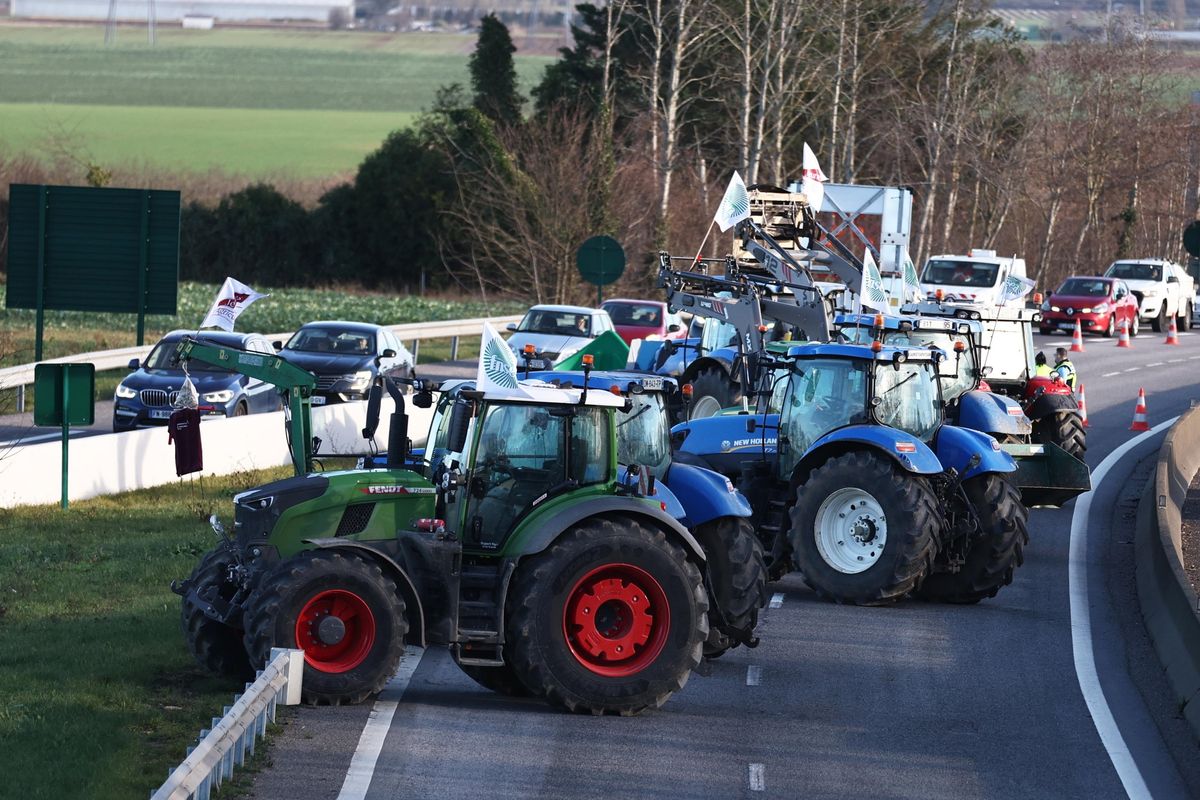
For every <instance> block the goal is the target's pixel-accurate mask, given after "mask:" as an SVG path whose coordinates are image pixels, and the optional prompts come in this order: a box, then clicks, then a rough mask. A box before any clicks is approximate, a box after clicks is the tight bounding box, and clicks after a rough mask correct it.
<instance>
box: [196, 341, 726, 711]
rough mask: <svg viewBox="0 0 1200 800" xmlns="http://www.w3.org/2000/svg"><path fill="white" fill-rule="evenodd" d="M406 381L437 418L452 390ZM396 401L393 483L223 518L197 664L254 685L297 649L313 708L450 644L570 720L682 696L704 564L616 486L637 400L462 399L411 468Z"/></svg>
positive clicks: (290, 494) (209, 570) (686, 537)
mask: <svg viewBox="0 0 1200 800" xmlns="http://www.w3.org/2000/svg"><path fill="white" fill-rule="evenodd" d="M189 355H190V357H192V358H199V359H202V360H209V359H216V358H221V360H222V361H225V362H226V363H229V361H228V359H229V357H230V355H236V354H230V353H228V352H226V353H224V354H219V353H215V352H212V351H210V350H207V349H205V348H203V346H195V347H194V348H192V349H191V350H190V352H189ZM260 357H261V358H263V359H264V360H268V359H270V358H271V357H270V356H260ZM273 366H275V365H274V364H273V363H272V364H268V365H267V366H266V370H267V371H269V370H270V368H272V367H273ZM585 369H586V368H585ZM404 382H405V383H408V384H409V385H411V386H413V388H414V389H415V390H416V391H415V394H414V396H413V398H412V401H413V402H414V403H415V404H417V405H420V406H424V407H428V406H430V405H432V403H433V395H432V391H431V390H433V389H435V388H439V387H437V386H436V385H433V384H430V383H427V382H423V381H420V380H415V379H409V380H407V381H404ZM388 384H389V385H388V388H389V391H390V392H391V394H392V396H393V399H394V400H395V401H396V405H397V411H396V415H395V416H394V417H393V423H392V436H391V440H390V444H389V452H388V466H387V467H385V468H382V469H367V470H342V471H336V472H325V473H313V472H311V471H308V470H307V469H305V470H303V471H301V470H298V474H297V476H296V477H294V478H289V479H287V480H283V481H277V482H274V483H270V484H267V485H265V486H261V487H259V488H257V489H254V490H251V491H248V492H244V493H242V494H240V495H238V496H237V497H236V498H235V500H234V518H235V522H236V525H235V529H234V532H233V534H232V535H230V534H227V533H225V532H224V530H223V528H222V527H221V526H220V524H219V523H217V522H216V521H215V519H214V529H215V530H216V531H217V533H218V538H219V543H218V545H217V547H216V548H215V549H214V550H213V551H211V552H210V553H208V554H206V555H205V556H204V558H203V559H202V560H201V562H200V564H199V565H198V566H197V567H196V569H195V570H194V571H193V573H192V575H191V577H190V578H189V579H187V580H185V581H182V582H180V583H179V584H176V585H174V586H173V588H174V589H175V590H176V591H177V592H178V593H179V594H180V595H181V596H182V597H183V608H182V617H183V626H184V631H185V635H186V637H187V641H188V646H189V648H190V649H191V651H192V653H193V654H194V655H195V657H196V658H197V660H198V661H200V663H202V664H203V665H205V666H207V667H209V668H210V669H214V670H218V671H222V672H227V673H235V674H239V675H241V674H246V673H247V672H248V671H249V670H250V666H251V665H252V664H260V663H262V662H263V660H264V659H265V657H266V655H267V654H268V653H269V651H270V648H271V647H274V646H285V647H298V648H301V649H303V650H304V651H305V676H304V693H305V696H306V698H307V699H308V700H309V701H311V702H328V703H341V702H358V701H361V700H363V699H364V698H366V697H368V696H369V695H371V694H372V693H374V692H377V691H379V690H380V689H381V688H382V687H383V686H384V684H385V683H386V682H387V680H388V679H389V678H390V677H391V676H392V675H393V674H394V672H395V669H396V666H397V664H398V662H399V659H400V656H401V654H402V653H403V650H404V646H405V643H406V642H408V643H414V644H419V645H425V644H446V645H448V646H449V647H450V649H451V652H452V653H453V655H454V658H455V660H456V661H457V662H458V663H459V664H460V665H461V667H462V668H463V670H464V671H465V672H466V673H467V674H469V675H471V677H473V678H474V679H475V680H477V681H479V682H480V683H482V684H484V685H485V686H489V687H490V688H493V689H495V690H497V691H501V692H506V693H510V694H529V695H537V696H541V697H544V698H545V699H546V700H548V701H549V702H551V703H553V704H555V705H558V706H561V707H564V708H567V709H570V710H573V711H586V712H591V713H596V714H600V713H616V714H635V713H638V712H640V711H642V710H644V709H647V708H655V707H658V706H661V705H662V704H663V703H664V702H666V700H667V699H668V698H669V697H670V696H671V694H672V693H674V692H675V691H677V690H678V689H680V688H682V686H683V685H684V683H685V682H686V681H687V679H688V677H689V675H690V674H691V672H692V670H693V669H694V668H695V667H696V666H697V665H698V664H699V663H700V660H701V657H702V653H703V648H704V645H705V643H706V642H707V641H708V639H709V615H708V606H709V603H708V593H707V592H706V589H705V580H706V577H705V576H706V573H707V566H706V563H705V555H704V549H703V547H702V546H701V544H700V543H699V542H698V541H697V539H696V537H695V536H694V535H693V534H692V532H691V531H689V530H688V529H687V528H686V527H685V526H684V525H683V524H682V523H680V522H679V521H678V520H676V519H675V518H674V517H673V516H671V515H670V514H668V513H667V512H666V511H665V510H664V502H663V501H661V500H659V499H658V498H656V497H654V496H653V495H652V494H649V493H648V483H649V482H648V480H646V478H645V475H646V473H647V471H646V470H639V471H638V472H637V473H634V474H632V475H629V473H628V471H626V473H625V474H624V475H623V474H622V471H621V470H619V469H618V464H617V452H616V440H617V434H616V422H617V416H618V414H621V413H624V412H625V410H626V409H627V408H628V407H629V405H630V404H631V403H630V398H629V397H627V396H624V395H618V394H614V393H611V392H608V391H598V390H596V389H593V388H591V387H590V386H587V385H586V383H585V385H584V386H583V387H581V388H580V389H561V388H545V387H539V388H538V389H537V390H536V391H533V392H530V393H533V394H537V395H538V399H536V400H518V399H514V398H512V397H501V396H494V395H491V394H486V393H482V392H478V391H475V390H474V389H472V388H469V385H468V384H459V385H458V386H457V387H454V388H453V389H451V390H449V391H447V392H444V393H443V395H442V397H441V400H440V402H439V404H438V411H437V413H435V415H434V419H433V422H432V425H431V428H430V433H429V438H428V446H427V448H426V449H425V451H424V452H423V453H420V454H417V453H414V452H412V451H411V449H410V447H409V442H408V440H407V436H406V423H407V417H406V412H405V406H404V398H403V396H402V395H401V393H400V392H399V390H398V389H397V388H396V387H395V385H394V382H391V381H388ZM380 391H381V385H380V384H379V383H377V384H376V386H375V388H374V391H373V398H374V399H373V403H374V404H375V405H374V409H375V413H377V411H378V399H377V398H378V395H379V393H380ZM298 410H299V411H300V412H301V416H302V417H304V418H305V420H306V418H307V414H306V413H304V409H303V408H299V409H298ZM292 422H293V425H297V424H298V423H297V421H296V419H295V416H293V420H292ZM300 424H302V423H300ZM368 427H369V428H370V424H369V426H368ZM364 433H365V434H370V435H373V430H370V429H369V430H368V431H365V432H364ZM300 438H301V437H293V449H294V450H297V451H298V452H301V453H302V451H303V450H304V447H305V446H306V444H307V443H306V442H304V441H298V440H299V439H300ZM300 463H301V465H302V466H305V467H307V466H308V465H305V464H303V462H302V461H301V462H300Z"/></svg>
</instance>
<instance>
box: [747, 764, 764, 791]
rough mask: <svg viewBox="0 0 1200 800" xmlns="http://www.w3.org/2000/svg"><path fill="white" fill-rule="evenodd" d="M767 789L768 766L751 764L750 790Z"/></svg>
mask: <svg viewBox="0 0 1200 800" xmlns="http://www.w3.org/2000/svg"><path fill="white" fill-rule="evenodd" d="M766 790H767V768H766V767H765V766H764V765H762V764H751V765H750V791H752V792H765V791H766Z"/></svg>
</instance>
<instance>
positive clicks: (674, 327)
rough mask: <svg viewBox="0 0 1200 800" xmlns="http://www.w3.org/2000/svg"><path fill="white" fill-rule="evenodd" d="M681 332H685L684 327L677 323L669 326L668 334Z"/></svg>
mask: <svg viewBox="0 0 1200 800" xmlns="http://www.w3.org/2000/svg"><path fill="white" fill-rule="evenodd" d="M681 330H683V326H682V325H680V324H679V323H677V322H672V323H671V324H670V325H668V326H667V333H677V332H679V331H681Z"/></svg>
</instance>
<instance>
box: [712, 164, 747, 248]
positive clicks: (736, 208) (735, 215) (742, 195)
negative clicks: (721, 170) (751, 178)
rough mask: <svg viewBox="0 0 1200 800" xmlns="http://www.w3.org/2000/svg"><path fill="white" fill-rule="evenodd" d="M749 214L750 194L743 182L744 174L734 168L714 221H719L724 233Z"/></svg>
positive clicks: (719, 226) (718, 223) (718, 225)
mask: <svg viewBox="0 0 1200 800" xmlns="http://www.w3.org/2000/svg"><path fill="white" fill-rule="evenodd" d="M749 216H750V194H749V193H748V192H747V191H746V184H745V183H743V182H742V176H741V175H739V174H738V173H737V171H736V170H734V173H733V177H731V178H730V179H729V185H728V186H727V187H725V196H724V197H722V198H721V205H719V206H717V213H716V214H715V215H714V216H713V222H715V223H717V227H718V228H720V229H721V233H724V232H725V231H727V230H729V229H730V228H732V227H733V226H734V225H737V224H738V223H739V222H741V221H742V220H744V219H747V218H749Z"/></svg>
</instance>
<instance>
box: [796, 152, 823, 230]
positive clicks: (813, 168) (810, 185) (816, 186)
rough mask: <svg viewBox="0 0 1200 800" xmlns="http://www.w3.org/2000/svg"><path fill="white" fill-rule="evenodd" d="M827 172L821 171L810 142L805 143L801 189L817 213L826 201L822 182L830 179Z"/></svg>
mask: <svg viewBox="0 0 1200 800" xmlns="http://www.w3.org/2000/svg"><path fill="white" fill-rule="evenodd" d="M828 180H829V178H827V177H825V173H824V172H822V171H821V165H820V163H818V162H817V154H816V153H814V152H813V151H812V148H811V147H809V146H808V143H807V142H805V143H804V161H803V163H802V164H801V181H800V185H801V187H802V189H801V191H803V192H804V195H805V197H807V198H808V204H809V206H811V207H812V210H813V213H814V214H817V213H819V212H820V211H821V206H822V205H823V204H824V202H825V187H824V186H822V185H821V184H823V183H825V182H826V181H828Z"/></svg>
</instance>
